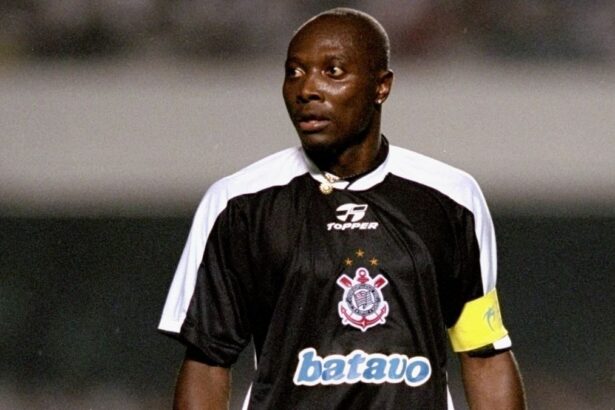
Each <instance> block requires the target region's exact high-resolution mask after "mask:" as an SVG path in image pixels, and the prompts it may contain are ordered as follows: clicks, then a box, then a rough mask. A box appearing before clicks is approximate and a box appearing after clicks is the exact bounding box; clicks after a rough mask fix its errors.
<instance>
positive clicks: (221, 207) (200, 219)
mask: <svg viewBox="0 0 615 410" xmlns="http://www.w3.org/2000/svg"><path fill="white" fill-rule="evenodd" d="M239 202H240V201H239V200H238V199H233V200H227V199H226V197H225V195H224V192H223V191H222V192H220V190H217V189H216V187H215V186H214V187H212V189H210V191H209V192H208V193H207V194H206V195H205V197H204V199H203V201H202V202H201V204H200V206H199V209H198V210H197V213H196V214H195V218H194V221H193V225H192V228H191V231H190V234H189V236H188V241H187V243H186V246H185V248H184V251H183V253H182V257H181V259H180V262H179V264H178V267H177V270H176V272H175V276H174V278H173V282H172V284H171V288H170V290H169V294H168V296H167V300H166V303H165V306H164V309H163V313H162V317H161V320H160V324H159V330H161V331H162V332H164V333H166V334H169V335H171V336H173V337H175V338H178V339H179V340H181V341H182V342H184V343H185V344H188V345H190V346H193V347H194V348H196V349H198V350H199V352H200V353H202V357H203V358H205V359H206V361H207V363H209V364H213V365H219V366H230V365H231V364H233V363H234V362H235V361H236V359H237V357H238V355H239V353H240V352H241V350H242V349H243V348H244V347H245V346H246V345H247V344H248V342H249V340H250V327H249V320H248V319H247V317H248V315H247V308H246V306H247V304H248V301H247V295H248V294H249V291H248V288H249V283H248V282H249V275H250V272H249V266H250V264H249V255H248V250H247V249H248V247H247V246H245V243H246V241H248V232H247V229H246V223H245V220H244V218H243V217H242V212H241V207H240V205H239Z"/></svg>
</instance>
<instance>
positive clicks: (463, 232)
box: [441, 179, 510, 352]
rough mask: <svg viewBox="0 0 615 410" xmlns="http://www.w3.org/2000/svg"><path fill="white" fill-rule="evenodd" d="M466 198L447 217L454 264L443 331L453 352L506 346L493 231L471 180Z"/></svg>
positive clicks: (448, 289) (447, 291) (449, 278)
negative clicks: (449, 341) (498, 292)
mask: <svg viewBox="0 0 615 410" xmlns="http://www.w3.org/2000/svg"><path fill="white" fill-rule="evenodd" d="M467 188H468V189H467V198H465V200H464V201H463V205H461V204H460V205H459V206H458V207H457V208H456V209H455V211H454V212H452V213H451V219H452V223H451V225H452V226H453V230H454V237H455V260H454V262H453V268H452V269H451V272H450V273H448V274H447V275H445V276H446V280H445V282H444V283H445V285H444V286H443V287H444V288H445V289H446V290H445V292H443V293H445V294H447V296H448V297H447V298H446V299H445V300H443V301H442V302H441V303H442V304H443V305H444V306H445V308H444V311H445V312H446V315H447V318H446V319H447V320H446V322H447V327H448V329H449V336H450V339H451V343H452V347H453V350H454V351H456V352H467V351H472V350H476V349H482V348H485V347H492V348H495V349H496V350H497V349H506V348H509V347H510V339H509V338H508V331H507V330H506V328H505V327H504V325H503V322H502V316H501V311H500V304H499V301H498V296H497V291H496V280H497V257H496V243H495V231H494V227H493V222H492V220H491V215H490V213H489V209H488V207H487V204H486V202H485V199H484V197H483V195H482V192H481V191H480V188H479V187H478V185H477V184H476V182H475V181H474V180H473V179H470V180H468V183H467Z"/></svg>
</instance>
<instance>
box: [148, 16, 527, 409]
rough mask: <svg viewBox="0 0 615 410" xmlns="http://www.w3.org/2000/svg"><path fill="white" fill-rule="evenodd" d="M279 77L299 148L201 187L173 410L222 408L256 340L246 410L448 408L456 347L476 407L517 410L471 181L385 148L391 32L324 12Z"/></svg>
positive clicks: (182, 302)
mask: <svg viewBox="0 0 615 410" xmlns="http://www.w3.org/2000/svg"><path fill="white" fill-rule="evenodd" d="M285 72H286V74H285V77H284V86H283V96H284V101H285V103H286V107H287V109H288V113H289V115H290V119H291V121H292V122H293V124H294V126H295V128H296V130H297V133H298V135H299V139H300V141H301V147H300V148H291V149H287V150H284V151H281V152H279V153H276V154H273V155H271V156H269V157H267V158H265V159H263V160H261V161H259V162H257V163H255V164H253V165H251V166H249V167H247V168H245V169H243V170H241V171H239V172H237V173H236V174H233V175H231V176H229V177H226V178H224V179H222V180H220V181H218V182H216V183H215V184H214V185H213V186H212V187H210V189H209V190H208V192H207V193H206V194H205V197H204V198H203V200H202V202H201V204H200V206H199V208H198V210H197V212H196V215H195V217H194V221H193V225H192V228H191V231H190V235H189V237H188V242H187V244H186V247H185V249H184V252H183V254H182V257H181V260H180V262H179V266H178V268H177V272H176V274H175V277H174V280H173V283H172V285H171V289H170V291H169V296H168V299H167V302H166V304H165V307H164V311H163V315H162V319H161V322H160V329H161V330H162V331H163V332H166V333H168V334H171V335H173V336H175V337H177V338H179V339H180V340H181V341H182V342H183V343H185V344H186V345H187V352H186V357H185V359H184V362H183V365H182V367H181V370H180V374H179V378H178V382H177V386H176V395H175V407H176V408H178V409H224V408H226V407H227V406H228V397H229V384H230V382H229V368H230V367H231V365H232V364H233V363H234V362H235V360H236V359H237V356H238V355H239V353H240V352H241V350H242V349H243V348H244V347H245V346H246V345H247V344H248V343H249V342H250V340H253V341H254V346H255V350H256V358H257V371H256V375H255V378H254V380H253V383H252V385H251V388H250V392H249V393H248V396H247V398H246V402H245V407H246V408H250V409H272V410H283V409H292V410H299V409H408V408H412V409H446V408H448V409H450V408H453V403H452V400H451V398H450V394H449V393H448V387H447V375H446V363H447V344H448V342H449V340H450V342H451V343H452V347H453V350H454V351H456V352H458V353H459V357H460V360H461V365H462V366H461V367H462V376H463V382H464V386H465V391H466V397H467V400H468V402H469V405H470V407H471V408H473V409H474V408H475V409H522V408H524V406H525V404H524V394H523V389H522V383H521V378H520V375H519V372H518V369H517V365H516V363H515V360H514V357H513V354H512V351H511V350H510V347H511V341H510V338H509V337H508V332H507V331H506V329H505V328H504V326H503V324H502V320H501V315H500V310H499V305H498V299H497V294H496V289H495V284H496V254H495V239H494V232H493V224H492V222H491V218H490V215H489V211H488V209H487V206H486V204H485V201H484V198H483V196H482V193H481V191H480V189H479V187H478V185H477V184H476V182H475V181H474V180H473V179H472V177H470V176H469V175H467V174H466V173H464V172H462V171H460V170H457V169H455V168H452V167H450V166H448V165H445V164H443V163H441V162H438V161H436V160H433V159H430V158H427V157H425V156H422V155H419V154H417V153H414V152H412V151H408V150H405V149H402V148H399V147H395V146H393V145H389V143H388V141H387V139H386V138H385V137H384V136H383V135H382V134H381V131H380V119H381V110H382V106H383V103H384V102H385V100H386V99H387V97H388V95H389V92H390V90H391V85H392V81H393V73H392V71H391V70H390V69H389V43H388V38H387V35H386V33H385V31H384V30H383V28H382V27H381V26H380V24H379V23H378V22H377V21H375V20H374V19H373V18H372V17H370V16H369V15H366V14H364V13H361V12H358V11H356V10H351V9H334V10H330V11H327V12H325V13H322V14H320V15H317V16H315V17H314V18H312V19H310V20H308V21H307V22H306V23H305V24H303V25H302V26H301V27H300V28H299V30H298V31H297V32H296V33H295V35H294V36H293V38H292V40H291V42H290V44H289V46H288V54H287V60H286V64H285Z"/></svg>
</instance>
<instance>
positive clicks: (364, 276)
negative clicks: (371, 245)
mask: <svg viewBox="0 0 615 410" xmlns="http://www.w3.org/2000/svg"><path fill="white" fill-rule="evenodd" d="M361 256H362V255H361ZM374 260H375V258H374V259H372V261H374ZM347 261H348V259H347ZM372 261H370V263H372V265H373V266H375V265H376V264H377V262H376V263H373V262H372ZM346 264H347V265H349V263H348V262H347V263H346ZM388 283H389V282H388V281H387V280H386V278H385V277H384V276H382V275H380V274H379V275H377V276H376V277H375V278H373V279H372V277H371V276H370V274H369V271H368V270H367V269H366V268H364V267H360V268H358V269H357V270H356V271H355V275H354V278H353V279H351V278H350V277H349V276H348V275H346V274H342V275H341V276H340V277H339V278H338V279H337V284H338V285H339V286H341V287H342V289H344V295H343V297H342V300H341V301H340V302H339V303H338V313H339V315H340V318H341V319H342V324H344V325H350V326H353V327H355V328H357V329H359V330H361V331H362V332H365V331H366V330H367V329H369V328H370V327H373V326H376V325H378V324H383V323H385V322H386V317H387V315H388V314H389V304H388V303H387V302H386V301H385V300H384V298H383V296H382V291H381V290H380V289H382V288H383V287H385V286H386V285H387V284H388Z"/></svg>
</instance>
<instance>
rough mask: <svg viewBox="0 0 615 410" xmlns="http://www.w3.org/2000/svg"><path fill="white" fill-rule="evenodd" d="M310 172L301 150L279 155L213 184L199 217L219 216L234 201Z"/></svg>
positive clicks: (207, 193) (279, 153)
mask: <svg viewBox="0 0 615 410" xmlns="http://www.w3.org/2000/svg"><path fill="white" fill-rule="evenodd" d="M307 172H308V165H307V163H306V160H305V156H304V154H303V150H302V149H301V148H299V147H294V148H287V149H285V150H282V151H279V152H276V153H275V154H272V155H269V156H267V157H265V158H263V159H261V160H259V161H257V162H254V163H252V164H251V165H248V166H247V167H245V168H243V169H241V170H239V171H237V172H235V173H234V174H231V175H229V176H226V177H224V178H222V179H220V180H218V181H216V182H215V183H213V184H212V185H211V186H210V187H209V189H208V190H207V192H206V193H205V195H204V197H203V199H202V200H201V203H200V205H199V208H198V209H197V217H198V215H199V214H203V213H204V214H212V213H213V214H218V213H219V212H221V211H222V210H223V209H225V208H226V206H227V205H228V202H229V201H231V200H232V199H233V198H237V197H240V196H242V195H248V194H254V193H257V192H260V191H263V190H265V189H268V188H271V187H275V186H284V185H287V184H288V183H290V181H292V180H293V179H294V178H296V177H298V176H300V175H303V174H305V173H307Z"/></svg>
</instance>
